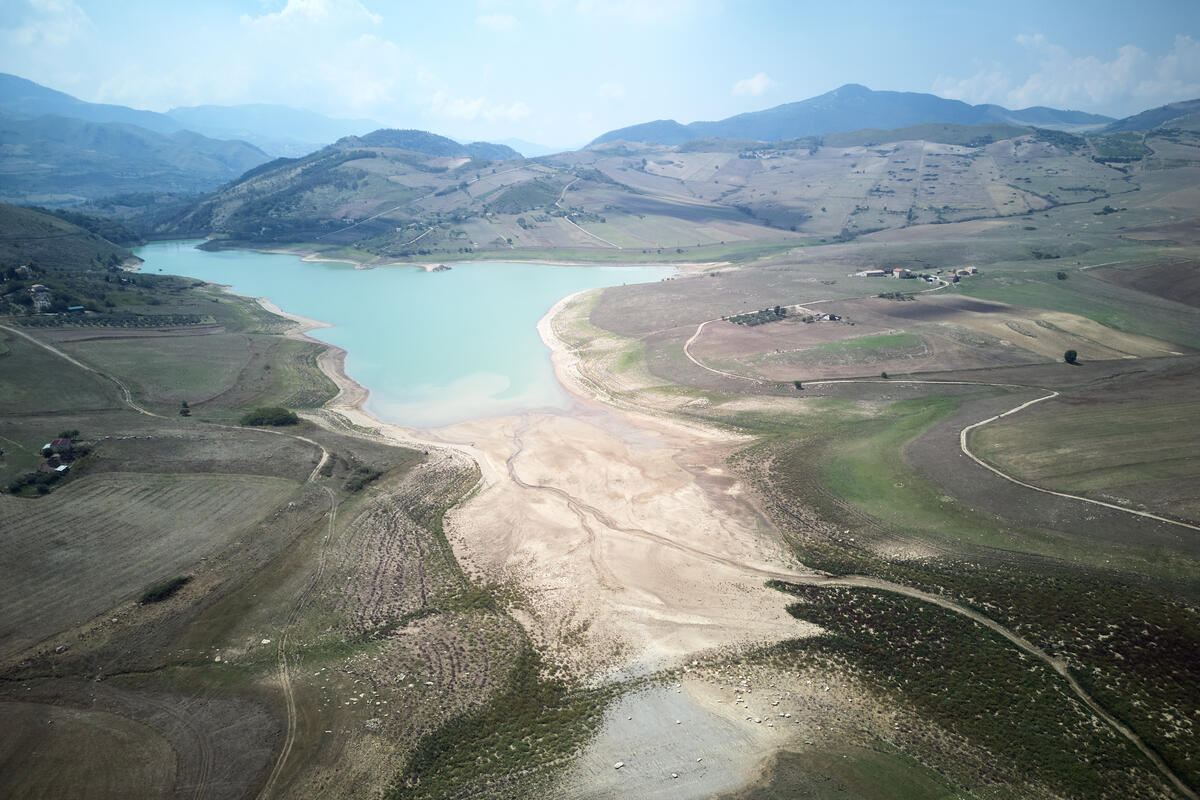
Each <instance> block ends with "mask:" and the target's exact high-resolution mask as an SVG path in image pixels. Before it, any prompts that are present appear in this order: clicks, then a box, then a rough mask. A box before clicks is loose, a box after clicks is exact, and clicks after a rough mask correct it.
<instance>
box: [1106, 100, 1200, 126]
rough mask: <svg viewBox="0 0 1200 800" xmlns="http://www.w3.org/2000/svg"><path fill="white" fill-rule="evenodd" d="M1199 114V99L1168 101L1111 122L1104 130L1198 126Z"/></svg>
mask: <svg viewBox="0 0 1200 800" xmlns="http://www.w3.org/2000/svg"><path fill="white" fill-rule="evenodd" d="M1198 116H1200V99H1197V100H1184V101H1181V102H1178V103H1168V104H1167V105H1165V106H1159V107H1158V108H1151V109H1149V110H1148V111H1143V112H1142V113H1140V114H1134V115H1133V116H1131V117H1125V118H1124V119H1119V120H1117V121H1116V122H1113V123H1112V124H1110V125H1109V126H1108V127H1106V128H1105V129H1104V130H1105V131H1108V132H1111V133H1122V132H1125V131H1148V130H1152V129H1154V128H1187V129H1189V130H1196V129H1197V128H1198V125H1197V123H1198V121H1200V120H1198Z"/></svg>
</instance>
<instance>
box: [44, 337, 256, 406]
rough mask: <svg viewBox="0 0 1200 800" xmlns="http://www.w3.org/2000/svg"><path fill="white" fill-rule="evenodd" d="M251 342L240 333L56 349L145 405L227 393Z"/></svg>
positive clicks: (199, 399) (111, 341) (70, 345)
mask: <svg viewBox="0 0 1200 800" xmlns="http://www.w3.org/2000/svg"><path fill="white" fill-rule="evenodd" d="M255 344H256V343H255V342H252V341H250V340H249V339H248V338H247V337H246V336H245V335H243V334H215V335H205V336H187V335H184V336H165V337H155V338H153V339H152V340H150V341H148V342H147V345H148V346H144V347H137V346H132V347H131V346H130V343H129V342H128V341H127V340H122V339H115V340H114V339H108V340H98V341H83V342H70V343H64V344H62V349H64V350H66V351H67V352H69V353H71V354H72V355H74V356H75V357H76V358H78V359H79V360H80V361H83V362H84V363H86V364H90V365H92V366H94V367H95V368H96V369H99V370H101V371H103V372H106V373H109V374H113V375H117V376H119V377H121V378H122V379H123V380H125V381H126V382H127V383H129V384H131V385H132V389H133V391H134V393H135V395H136V396H137V397H138V398H140V399H143V400H146V401H149V402H151V403H157V404H162V405H178V404H179V403H180V402H182V401H185V400H186V401H187V402H188V403H189V404H193V405H194V404H196V403H201V402H203V401H205V400H208V399H210V398H212V397H214V396H216V395H219V394H221V393H222V392H225V391H227V390H229V389H230V388H231V387H232V386H233V385H234V383H235V382H236V381H237V379H238V375H239V374H240V373H241V371H242V370H243V369H244V368H245V367H246V365H247V363H248V362H249V361H250V358H251V353H252V352H253V350H254V349H255Z"/></svg>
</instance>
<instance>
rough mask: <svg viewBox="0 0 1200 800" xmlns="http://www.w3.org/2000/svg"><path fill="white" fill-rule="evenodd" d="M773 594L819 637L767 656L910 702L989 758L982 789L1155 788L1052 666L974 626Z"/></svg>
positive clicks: (796, 590)
mask: <svg viewBox="0 0 1200 800" xmlns="http://www.w3.org/2000/svg"><path fill="white" fill-rule="evenodd" d="M778 588H780V589H782V590H784V591H787V592H788V593H790V594H792V595H794V596H795V597H796V598H797V599H798V601H799V602H796V603H793V604H792V605H790V606H789V607H788V612H789V613H790V614H792V615H793V616H795V617H796V618H798V619H802V620H805V621H808V622H813V623H816V624H818V625H820V626H821V627H822V628H823V629H824V630H825V631H826V633H825V634H824V635H822V636H818V637H814V638H811V639H802V640H797V641H793V642H786V643H783V644H780V645H778V646H776V647H774V648H772V649H770V650H769V651H768V653H769V656H768V657H769V658H771V659H772V660H773V661H775V662H777V663H778V664H779V665H780V666H783V667H785V668H789V667H790V668H796V667H798V666H799V665H801V664H813V663H817V664H822V665H824V666H833V667H834V668H840V669H843V670H848V671H850V672H851V673H853V674H854V675H855V677H857V678H858V679H860V680H862V681H865V682H866V683H867V684H868V685H871V686H872V687H874V688H875V690H876V691H878V692H880V693H881V694H883V695H885V696H891V697H894V698H895V699H896V700H897V701H899V702H902V703H905V704H911V705H912V706H914V707H915V708H916V709H917V710H918V711H919V712H920V713H921V714H922V715H924V716H926V717H927V718H929V719H931V720H932V721H933V722H935V723H936V724H937V725H939V726H941V727H943V728H945V729H947V730H949V731H952V732H954V733H957V734H959V735H962V736H965V737H966V738H968V739H969V740H970V741H971V742H972V743H973V744H975V745H976V746H979V747H982V748H983V749H985V750H986V751H987V752H989V753H991V754H992V755H993V757H994V762H993V765H992V766H991V769H993V770H995V772H994V773H993V774H991V775H981V776H978V777H979V778H980V779H981V782H989V779H990V780H997V779H999V780H1003V781H1005V782H1009V783H1015V784H1021V783H1024V782H1026V781H1029V782H1030V783H1033V784H1034V785H1039V784H1040V785H1042V786H1046V787H1048V788H1050V789H1051V790H1052V791H1055V792H1059V793H1062V794H1064V795H1066V796H1091V795H1092V794H1093V793H1094V789H1095V787H1096V786H1097V785H1098V784H1100V785H1105V786H1106V787H1108V788H1110V789H1114V788H1116V787H1121V788H1122V789H1124V790H1125V791H1127V792H1129V793H1130V794H1131V795H1135V796H1137V795H1140V796H1147V789H1148V787H1147V783H1148V782H1149V783H1151V784H1153V783H1155V781H1154V779H1153V778H1151V777H1150V772H1151V770H1152V767H1151V765H1150V764H1149V762H1148V761H1146V760H1145V759H1144V757H1143V756H1142V755H1141V754H1140V753H1138V751H1137V750H1136V749H1135V748H1134V747H1133V746H1132V745H1129V744H1128V743H1126V742H1125V740H1123V739H1117V738H1115V737H1114V736H1113V735H1112V734H1111V732H1110V731H1109V730H1107V729H1106V728H1105V727H1103V726H1102V725H1100V724H1098V723H1097V722H1096V721H1095V720H1094V718H1093V716H1092V714H1091V713H1090V712H1089V711H1087V710H1086V709H1085V708H1083V707H1081V706H1080V705H1079V704H1078V703H1077V701H1076V700H1075V698H1074V696H1073V695H1072V694H1071V692H1070V690H1069V689H1068V688H1067V686H1066V684H1065V682H1064V681H1062V680H1061V679H1060V678H1059V677H1058V676H1057V675H1056V674H1055V673H1054V672H1053V670H1051V669H1050V668H1049V667H1048V666H1046V665H1045V664H1043V663H1041V662H1039V661H1035V660H1033V659H1031V658H1029V657H1027V656H1024V655H1023V654H1021V653H1019V652H1018V651H1017V650H1015V649H1014V648H1013V647H1012V646H1011V645H1010V644H1009V643H1008V642H1007V641H1006V640H1004V639H1003V638H1002V637H1000V636H999V635H997V634H994V633H992V632H991V631H989V630H987V629H986V628H983V627H982V626H980V625H978V624H977V623H974V622H972V621H970V620H965V619H963V618H961V617H958V616H957V615H954V614H951V613H950V612H947V611H945V610H943V609H940V608H937V607H935V606H931V605H928V604H926V603H922V602H920V601H917V600H912V599H909V598H905V597H902V596H898V595H889V594H886V593H882V592H874V591H863V590H851V589H832V590H831V589H828V588H819V589H818V588H813V587H799V586H790V585H786V584H779V585H778ZM1035 697H1036V698H1037V700H1036V702H1031V701H1032V699H1033V698H1035Z"/></svg>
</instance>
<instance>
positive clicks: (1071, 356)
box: [1063, 350, 1079, 364]
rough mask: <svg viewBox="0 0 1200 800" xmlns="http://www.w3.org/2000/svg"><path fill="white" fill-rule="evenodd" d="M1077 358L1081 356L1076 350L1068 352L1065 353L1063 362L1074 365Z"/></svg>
mask: <svg viewBox="0 0 1200 800" xmlns="http://www.w3.org/2000/svg"><path fill="white" fill-rule="evenodd" d="M1077 358H1079V354H1078V353H1076V352H1075V351H1074V350H1068V351H1067V352H1065V353H1063V361H1065V362H1067V363H1068V364H1074V363H1075V360H1076V359H1077Z"/></svg>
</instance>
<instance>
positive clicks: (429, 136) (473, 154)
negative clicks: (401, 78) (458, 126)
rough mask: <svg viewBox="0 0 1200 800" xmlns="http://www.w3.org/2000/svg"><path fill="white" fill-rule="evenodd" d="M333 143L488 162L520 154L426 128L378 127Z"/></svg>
mask: <svg viewBox="0 0 1200 800" xmlns="http://www.w3.org/2000/svg"><path fill="white" fill-rule="evenodd" d="M333 146H334V147H335V148H337V149H339V150H351V149H355V148H361V147H385V148H390V149H395V150H408V151H410V152H413V153H423V154H425V155H427V156H448V157H467V158H482V159H489V160H492V161H503V160H505V159H511V158H522V157H523V156H522V155H521V154H520V153H518V152H517V151H516V150H514V149H512V148H511V147H508V146H507V145H503V144H492V143H491V142H471V143H469V144H459V143H458V142H456V141H454V140H453V139H450V138H448V137H446V136H439V135H438V134H436V133H430V132H428V131H418V130H411V129H410V130H396V129H394V128H381V129H379V130H376V131H371V132H370V133H368V134H365V135H363V136H347V137H345V138H343V139H339V140H338V141H337V142H334V144H333Z"/></svg>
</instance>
